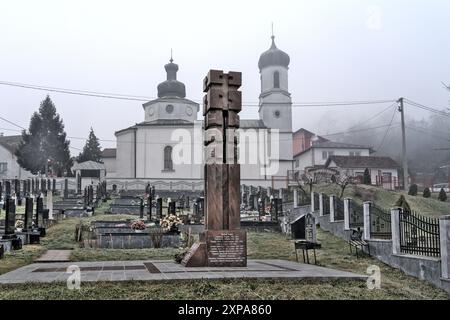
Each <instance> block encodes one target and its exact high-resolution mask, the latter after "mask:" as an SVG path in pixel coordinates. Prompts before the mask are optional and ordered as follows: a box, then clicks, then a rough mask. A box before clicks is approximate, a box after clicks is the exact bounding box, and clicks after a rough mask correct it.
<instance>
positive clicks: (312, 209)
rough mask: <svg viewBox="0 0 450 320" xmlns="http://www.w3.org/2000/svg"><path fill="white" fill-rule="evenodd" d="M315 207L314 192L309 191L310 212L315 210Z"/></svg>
mask: <svg viewBox="0 0 450 320" xmlns="http://www.w3.org/2000/svg"><path fill="white" fill-rule="evenodd" d="M315 211H316V208H315V207H314V192H311V212H315Z"/></svg>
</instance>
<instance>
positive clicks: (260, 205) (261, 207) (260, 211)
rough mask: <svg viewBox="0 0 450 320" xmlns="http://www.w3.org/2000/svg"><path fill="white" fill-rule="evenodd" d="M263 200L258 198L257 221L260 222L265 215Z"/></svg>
mask: <svg viewBox="0 0 450 320" xmlns="http://www.w3.org/2000/svg"><path fill="white" fill-rule="evenodd" d="M265 205H266V203H265V199H264V198H262V197H261V198H259V199H258V218H259V221H261V217H262V216H265V215H266V210H265Z"/></svg>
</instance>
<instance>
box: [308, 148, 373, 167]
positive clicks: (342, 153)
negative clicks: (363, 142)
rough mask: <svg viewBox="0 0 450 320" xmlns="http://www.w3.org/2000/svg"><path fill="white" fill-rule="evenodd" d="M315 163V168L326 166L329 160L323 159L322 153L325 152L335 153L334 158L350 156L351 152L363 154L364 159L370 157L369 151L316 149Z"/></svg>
mask: <svg viewBox="0 0 450 320" xmlns="http://www.w3.org/2000/svg"><path fill="white" fill-rule="evenodd" d="M313 150H314V163H313V165H315V166H320V165H325V163H326V162H327V160H328V157H327V158H326V159H323V158H322V152H323V151H327V152H330V151H333V152H334V154H333V155H334V156H349V155H350V152H361V156H362V157H368V156H370V153H369V149H343V148H335V149H332V148H314V149H313Z"/></svg>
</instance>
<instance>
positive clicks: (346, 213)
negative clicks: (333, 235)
mask: <svg viewBox="0 0 450 320" xmlns="http://www.w3.org/2000/svg"><path fill="white" fill-rule="evenodd" d="M350 201H351V199H350V198H344V230H350Z"/></svg>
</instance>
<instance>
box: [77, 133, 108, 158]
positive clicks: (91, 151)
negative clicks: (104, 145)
mask: <svg viewBox="0 0 450 320" xmlns="http://www.w3.org/2000/svg"><path fill="white" fill-rule="evenodd" d="M77 161H78V162H84V161H95V162H102V151H101V148H100V142H99V141H98V138H97V136H96V135H95V133H94V130H93V129H92V128H91V131H90V132H89V138H88V140H87V141H86V144H85V145H84V148H83V151H82V152H81V153H80V154H79V156H78V158H77Z"/></svg>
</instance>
